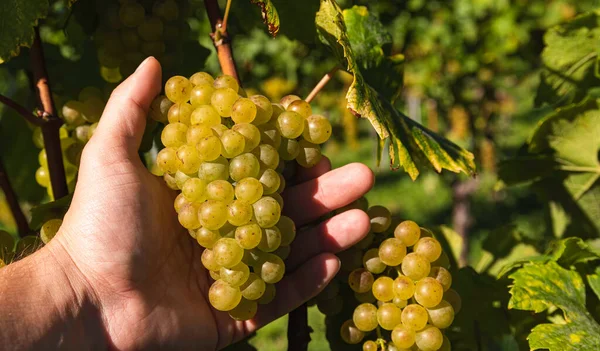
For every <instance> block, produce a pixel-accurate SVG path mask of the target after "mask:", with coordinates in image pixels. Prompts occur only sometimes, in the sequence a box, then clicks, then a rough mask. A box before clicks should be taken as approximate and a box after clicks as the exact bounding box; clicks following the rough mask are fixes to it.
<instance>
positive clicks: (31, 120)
mask: <svg viewBox="0 0 600 351" xmlns="http://www.w3.org/2000/svg"><path fill="white" fill-rule="evenodd" d="M0 102H1V103H3V104H4V105H6V106H8V107H10V108H12V109H13V110H15V111H16V112H17V113H18V114H20V115H21V116H23V118H25V120H27V122H29V123H31V124H33V125H36V126H39V125H42V124H43V121H42V120H40V119H39V118H36V116H35V115H34V114H32V113H31V112H30V111H29V110H27V109H26V108H25V107H23V106H22V105H20V104H19V103H17V102H16V101H14V100H12V99H11V98H9V97H7V96H4V95H2V94H0Z"/></svg>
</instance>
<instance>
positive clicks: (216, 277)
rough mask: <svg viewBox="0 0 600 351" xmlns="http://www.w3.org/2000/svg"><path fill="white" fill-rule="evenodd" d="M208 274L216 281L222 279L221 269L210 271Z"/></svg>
mask: <svg viewBox="0 0 600 351" xmlns="http://www.w3.org/2000/svg"><path fill="white" fill-rule="evenodd" d="M208 275H210V277H211V278H212V280H214V281H217V280H219V279H221V274H220V273H219V271H208ZM213 283H214V282H213Z"/></svg>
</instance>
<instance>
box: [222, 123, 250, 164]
mask: <svg viewBox="0 0 600 351" xmlns="http://www.w3.org/2000/svg"><path fill="white" fill-rule="evenodd" d="M245 143H246V139H245V138H244V136H243V135H241V134H240V133H238V132H236V131H235V130H231V129H230V130H226V131H224V132H223V134H222V135H221V155H223V157H225V158H234V157H235V156H238V155H239V154H241V153H242V152H244V148H245Z"/></svg>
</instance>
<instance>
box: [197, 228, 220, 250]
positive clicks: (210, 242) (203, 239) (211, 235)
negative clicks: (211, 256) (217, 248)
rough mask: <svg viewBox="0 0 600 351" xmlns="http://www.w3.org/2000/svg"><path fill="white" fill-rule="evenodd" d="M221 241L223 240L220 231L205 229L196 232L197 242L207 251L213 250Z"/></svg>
mask: <svg viewBox="0 0 600 351" xmlns="http://www.w3.org/2000/svg"><path fill="white" fill-rule="evenodd" d="M219 239H221V235H220V234H219V231H218V230H210V229H207V228H204V227H201V228H198V230H196V241H197V242H198V244H200V246H202V247H205V248H207V249H212V248H213V247H214V245H215V243H216V242H217V240H219Z"/></svg>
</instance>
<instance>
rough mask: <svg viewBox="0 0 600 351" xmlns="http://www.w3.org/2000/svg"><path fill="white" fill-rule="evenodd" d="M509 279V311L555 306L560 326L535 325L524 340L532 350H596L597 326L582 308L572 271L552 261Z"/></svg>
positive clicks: (579, 282)
mask: <svg viewBox="0 0 600 351" xmlns="http://www.w3.org/2000/svg"><path fill="white" fill-rule="evenodd" d="M509 278H511V279H512V280H513V282H514V283H513V286H512V287H511V289H510V294H511V295H512V297H511V299H510V301H509V303H508V307H509V308H510V309H513V308H514V309H519V310H528V311H534V312H536V313H540V312H542V311H544V310H547V309H548V308H552V307H556V308H559V309H561V310H562V311H563V313H564V323H563V324H539V325H537V326H535V327H534V328H533V329H532V330H531V334H530V335H529V337H528V340H529V347H530V348H531V349H532V350H538V349H548V350H550V351H571V350H572V351H584V350H597V349H598V347H600V325H598V323H597V322H596V321H595V320H594V319H593V318H592V316H591V315H590V314H589V312H588V311H587V309H586V307H585V285H584V282H583V280H582V279H581V276H579V274H578V273H577V272H576V271H571V270H567V269H564V268H562V267H561V266H559V265H558V264H557V263H556V262H554V261H550V262H548V263H545V264H540V263H535V264H529V265H526V266H524V267H523V268H521V269H519V270H517V271H516V272H514V273H513V274H511V275H510V276H509Z"/></svg>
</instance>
